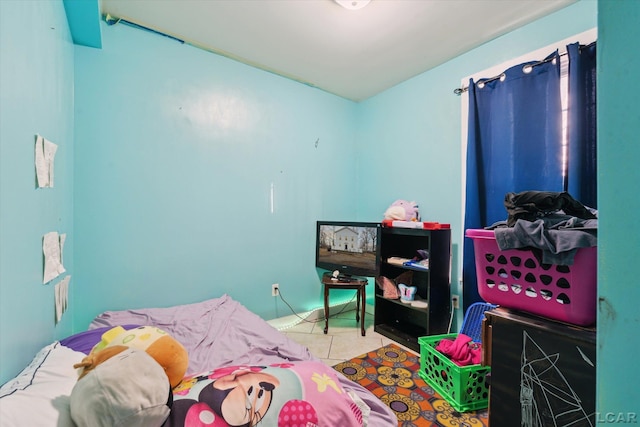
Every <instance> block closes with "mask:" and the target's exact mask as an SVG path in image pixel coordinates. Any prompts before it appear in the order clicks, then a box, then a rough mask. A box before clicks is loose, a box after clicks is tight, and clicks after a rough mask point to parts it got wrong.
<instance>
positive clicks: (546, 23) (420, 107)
mask: <svg viewBox="0 0 640 427" xmlns="http://www.w3.org/2000/svg"><path fill="white" fill-rule="evenodd" d="M596 6H597V3H596V2H595V1H584V0H583V1H581V2H578V3H575V4H573V5H571V6H569V7H567V8H565V9H562V10H560V11H559V12H556V13H554V14H552V15H550V16H548V17H546V18H543V19H540V20H538V21H535V22H533V23H531V24H529V25H527V26H524V27H522V28H520V29H518V30H515V31H512V32H510V33H509V34H507V35H505V36H502V37H499V38H497V39H495V40H493V41H490V42H488V43H485V44H484V45H482V46H480V47H478V48H476V49H474V50H472V51H470V52H468V53H465V54H463V55H460V56H458V57H457V58H455V59H453V60H451V61H448V62H446V63H444V64H442V65H441V66H439V67H437V68H435V69H433V70H431V71H428V72H425V73H422V74H421V75H419V76H417V77H415V78H413V79H410V80H408V81H406V82H404V83H401V84H399V85H397V86H395V87H394V88H391V89H389V90H387V91H385V92H383V93H382V94H380V95H378V96H375V97H373V98H370V99H369V100H366V101H364V102H362V103H361V104H360V105H359V111H358V114H359V115H360V117H361V118H362V122H361V125H360V126H359V128H358V156H359V159H360V162H361V163H362V164H365V165H368V167H366V168H363V169H362V173H361V175H360V179H361V180H362V182H365V183H367V184H366V185H362V186H361V191H360V193H359V195H358V196H359V197H360V203H358V208H359V209H360V211H359V212H362V213H364V212H376V211H377V213H380V215H381V211H380V205H384V204H385V203H389V200H391V201H393V200H394V199H397V198H401V199H407V200H416V201H417V202H418V203H419V204H420V212H421V215H422V218H423V220H425V221H438V222H443V223H450V224H451V228H452V239H453V245H454V248H453V249H454V250H453V259H452V271H451V273H452V281H451V283H452V292H453V293H455V294H459V295H462V287H461V285H460V284H459V277H460V273H461V269H462V266H461V265H462V262H461V260H462V239H463V222H464V221H463V217H462V195H461V194H462V193H461V192H462V182H461V177H462V173H463V171H462V164H461V159H462V158H463V156H464V154H463V153H462V145H461V130H460V129H461V106H460V105H461V101H460V97H459V96H456V95H455V94H454V93H453V90H454V89H455V88H458V87H460V80H461V79H462V78H464V77H465V76H469V75H472V74H474V73H477V72H480V71H482V70H485V69H487V68H490V67H493V66H495V65H496V64H501V63H503V62H506V61H509V60H511V59H513V58H518V57H520V56H522V55H525V54H527V53H528V52H532V51H534V50H537V49H540V48H543V47H545V46H549V45H551V44H553V43H555V42H557V41H558V40H564V39H566V38H568V37H571V36H573V35H575V34H579V33H582V32H584V31H587V30H590V29H592V28H594V27H596V26H597V22H596ZM487 77H492V76H487ZM505 215H506V214H505ZM462 316H463V313H461V312H460V311H459V312H458V313H457V316H456V317H457V319H456V320H457V322H456V323H457V324H458V325H459V324H460V322H461V321H462Z"/></svg>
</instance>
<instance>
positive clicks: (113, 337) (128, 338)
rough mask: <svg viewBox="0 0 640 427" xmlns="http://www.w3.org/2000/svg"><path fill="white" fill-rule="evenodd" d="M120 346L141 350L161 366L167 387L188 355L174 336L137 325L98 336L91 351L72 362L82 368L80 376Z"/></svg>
mask: <svg viewBox="0 0 640 427" xmlns="http://www.w3.org/2000/svg"><path fill="white" fill-rule="evenodd" d="M122 347H125V348H134V349H138V350H142V351H145V352H146V353H147V354H148V355H149V356H151V357H152V358H153V359H155V361H156V362H158V364H159V365H160V366H162V368H163V369H164V371H165V373H166V374H167V377H168V378H169V383H170V384H171V388H174V387H175V386H177V385H178V384H180V381H182V378H183V377H184V375H185V373H186V372H187V367H188V365H189V356H188V354H187V350H186V349H185V348H184V346H183V345H182V344H180V343H179V342H178V341H177V340H176V339H175V338H173V337H171V336H170V335H169V334H167V333H166V332H165V331H163V330H162V329H158V328H156V327H155V326H140V327H138V328H134V329H130V330H125V329H124V328H123V327H121V326H116V327H115V328H112V329H110V330H108V331H107V332H105V333H104V334H103V335H102V341H100V342H99V343H98V344H96V345H95V346H94V347H93V349H92V350H91V353H89V355H88V356H87V357H85V358H84V359H83V360H82V362H81V363H79V364H76V365H74V367H76V368H83V371H82V372H81V374H80V378H82V377H83V376H84V375H86V374H87V373H88V372H89V371H90V370H91V369H93V368H95V367H96V366H97V365H99V364H100V363H102V362H104V361H105V360H107V359H109V358H110V357H112V356H113V355H115V354H117V353H119V352H120V351H122Z"/></svg>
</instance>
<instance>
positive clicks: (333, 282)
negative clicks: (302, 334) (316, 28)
mask: <svg viewBox="0 0 640 427" xmlns="http://www.w3.org/2000/svg"><path fill="white" fill-rule="evenodd" d="M367 283H368V282H367V280H362V279H357V278H353V279H350V280H348V281H344V280H342V281H340V280H337V279H334V277H333V276H332V275H331V273H324V274H323V275H322V284H323V285H324V318H325V320H324V333H325V334H326V333H327V332H328V331H329V290H331V289H355V290H356V291H357V292H358V296H357V302H356V322H360V332H361V333H362V336H365V331H364V315H365V306H366V301H367V290H366V286H367ZM360 300H362V306H361V305H360Z"/></svg>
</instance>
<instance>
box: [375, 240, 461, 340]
mask: <svg viewBox="0 0 640 427" xmlns="http://www.w3.org/2000/svg"><path fill="white" fill-rule="evenodd" d="M419 249H426V250H427V251H429V269H428V270H425V269H421V268H414V267H408V266H399V265H395V264H389V263H388V262H387V261H386V260H387V259H388V258H391V257H401V258H408V259H411V258H413V257H414V256H416V254H417V251H418V250H419ZM380 255H381V259H382V262H381V264H380V275H381V276H385V277H387V278H389V279H395V278H396V277H398V276H399V275H400V274H402V273H403V272H405V271H407V270H411V271H412V272H413V278H412V283H411V285H413V286H416V287H417V291H416V296H417V297H418V298H419V299H421V300H425V301H426V302H427V304H428V306H427V307H426V308H419V307H413V306H411V305H410V304H405V303H403V302H401V301H400V300H391V299H387V298H384V296H383V291H382V290H381V289H380V288H378V287H376V295H375V308H374V330H375V331H376V332H378V333H379V334H381V335H384V336H386V337H388V338H391V339H392V340H394V341H396V342H398V343H400V344H402V345H404V346H406V347H408V348H410V349H412V350H414V351H417V352H419V351H420V345H419V343H418V338H419V337H422V336H427V335H438V334H446V333H447V332H448V327H449V318H450V315H451V312H450V310H451V286H450V280H451V279H450V278H451V230H450V229H437V230H426V229H417V228H393V227H383V228H382V235H381V239H380Z"/></svg>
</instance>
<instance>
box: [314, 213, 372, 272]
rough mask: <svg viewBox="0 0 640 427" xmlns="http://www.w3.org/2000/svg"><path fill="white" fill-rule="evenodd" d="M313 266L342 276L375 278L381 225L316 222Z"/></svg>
mask: <svg viewBox="0 0 640 427" xmlns="http://www.w3.org/2000/svg"><path fill="white" fill-rule="evenodd" d="M316 267H318V268H322V269H325V270H329V271H335V270H338V272H339V273H340V275H342V276H364V277H372V276H377V275H378V270H379V268H380V223H377V222H341V221H318V223H317V229H316Z"/></svg>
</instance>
